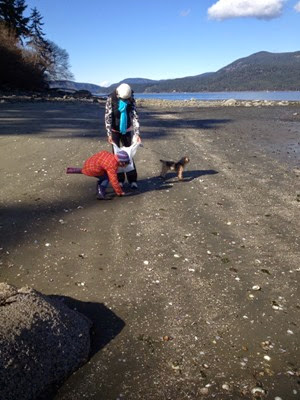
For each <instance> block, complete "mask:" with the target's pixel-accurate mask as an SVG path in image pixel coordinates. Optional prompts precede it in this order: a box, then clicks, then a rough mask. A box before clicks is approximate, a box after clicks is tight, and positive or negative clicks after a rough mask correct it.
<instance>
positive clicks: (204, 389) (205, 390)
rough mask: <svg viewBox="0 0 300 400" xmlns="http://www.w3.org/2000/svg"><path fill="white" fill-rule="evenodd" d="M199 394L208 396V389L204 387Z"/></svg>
mask: <svg viewBox="0 0 300 400" xmlns="http://www.w3.org/2000/svg"><path fill="white" fill-rule="evenodd" d="M200 393H201V394H208V388H206V387H204V388H201V389H200Z"/></svg>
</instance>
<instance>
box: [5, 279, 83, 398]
mask: <svg viewBox="0 0 300 400" xmlns="http://www.w3.org/2000/svg"><path fill="white" fill-rule="evenodd" d="M90 328H91V322H90V321H89V320H88V319H87V318H86V317H85V316H83V315H82V314H80V313H78V312H76V311H73V310H71V309H70V308H68V307H67V306H66V305H65V304H64V303H63V302H62V301H60V300H58V299H56V298H52V297H51V298H50V297H47V296H45V295H43V294H41V293H39V292H37V291H35V290H33V289H31V288H28V287H25V288H22V289H19V290H18V289H17V288H15V287H14V286H11V285H7V284H6V283H0V349H1V351H0V398H1V400H16V399H18V400H27V399H28V400H29V399H31V400H32V399H34V398H36V397H37V396H39V395H40V394H41V393H43V392H44V391H45V390H46V389H48V388H49V387H51V386H53V385H54V384H57V383H59V382H61V381H62V380H64V379H65V378H66V377H67V376H69V375H70V374H71V373H72V372H74V371H75V370H76V369H78V368H79V367H80V366H81V365H82V364H83V363H85V362H86V361H87V359H88V356H89V352H90Z"/></svg>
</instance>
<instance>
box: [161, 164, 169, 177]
mask: <svg viewBox="0 0 300 400" xmlns="http://www.w3.org/2000/svg"><path fill="white" fill-rule="evenodd" d="M167 172H168V168H167V166H166V165H165V164H162V167H161V173H160V176H161V178H163V179H165V178H166V175H167Z"/></svg>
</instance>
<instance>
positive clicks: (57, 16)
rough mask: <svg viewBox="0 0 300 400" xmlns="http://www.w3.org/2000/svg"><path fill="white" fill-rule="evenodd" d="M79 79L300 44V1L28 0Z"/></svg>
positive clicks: (205, 62)
mask: <svg viewBox="0 0 300 400" xmlns="http://www.w3.org/2000/svg"><path fill="white" fill-rule="evenodd" d="M26 4H27V5H28V8H27V10H28V11H30V9H31V8H33V7H36V8H37V9H38V10H39V12H40V13H41V15H42V16H43V22H44V32H45V34H46V36H47V38H48V39H50V40H52V41H53V42H55V43H56V44H58V45H59V46H60V47H62V48H64V49H66V50H67V52H68V53H69V56H70V63H71V70H72V72H73V74H74V76H75V80H76V81H77V82H88V83H95V84H98V85H108V84H111V83H116V82H119V81H121V80H122V79H125V78H136V77H140V78H148V79H169V78H180V77H184V76H191V75H198V74H202V73H204V72H211V71H217V70H218V69H220V68H222V67H224V66H225V65H227V64H230V63H231V62H233V61H235V60H236V59H238V58H241V57H247V56H248V55H250V54H252V53H255V52H258V51H262V50H265V51H269V52H275V53H276V52H290V51H298V50H300V29H299V26H300V1H299V0H151V1H150V0H127V1H124V0H123V1H121V0H113V1H108V0H26Z"/></svg>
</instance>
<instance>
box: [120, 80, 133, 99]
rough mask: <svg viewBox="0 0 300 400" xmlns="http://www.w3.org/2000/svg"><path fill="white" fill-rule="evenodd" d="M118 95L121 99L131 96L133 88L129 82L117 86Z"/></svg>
mask: <svg viewBox="0 0 300 400" xmlns="http://www.w3.org/2000/svg"><path fill="white" fill-rule="evenodd" d="M116 90H117V95H118V97H120V99H129V97H130V96H131V93H132V90H131V87H130V86H129V85H127V83H122V84H121V85H120V86H118V87H117V89H116Z"/></svg>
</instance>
